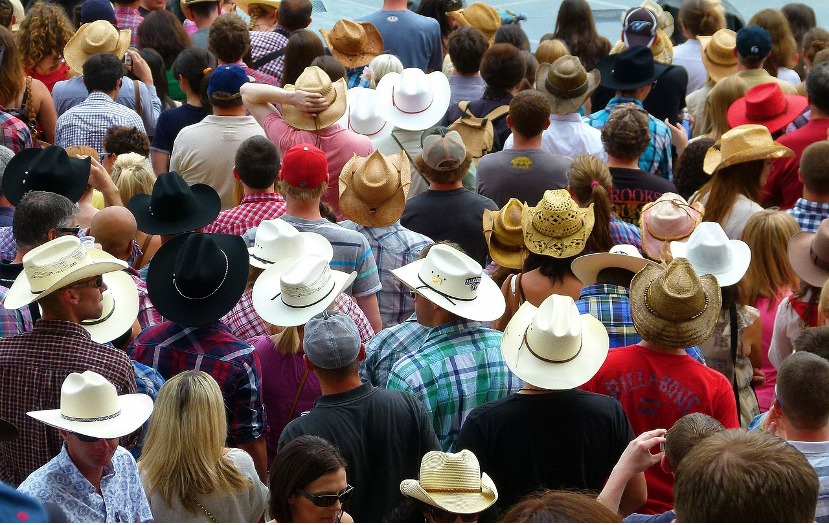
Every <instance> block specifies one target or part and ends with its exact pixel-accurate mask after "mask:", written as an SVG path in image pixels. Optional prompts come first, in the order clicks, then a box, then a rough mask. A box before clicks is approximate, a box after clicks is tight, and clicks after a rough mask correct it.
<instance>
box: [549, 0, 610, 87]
mask: <svg viewBox="0 0 829 525" xmlns="http://www.w3.org/2000/svg"><path fill="white" fill-rule="evenodd" d="M555 38H559V39H561V40H563V41H564V43H565V44H567V47H568V48H569V49H570V53H572V54H573V55H574V56H577V57H579V59H580V60H581V63H582V65H584V68H585V69H586V70H588V71H590V70H591V69H594V68H595V67H596V62H598V61H599V59H600V58H604V57H606V56H607V54H608V53H610V41H609V40H608V39H606V38H605V37H603V36H600V35H599V32H598V31H597V30H596V21H595V20H594V19H593V11H592V10H591V9H590V4H588V3H587V1H586V0H564V1H563V2H562V3H561V6H560V7H559V8H558V18H556V30H555Z"/></svg>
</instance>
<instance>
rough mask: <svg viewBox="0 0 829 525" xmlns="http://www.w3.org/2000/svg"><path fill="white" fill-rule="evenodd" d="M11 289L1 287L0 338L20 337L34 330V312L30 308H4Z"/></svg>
mask: <svg viewBox="0 0 829 525" xmlns="http://www.w3.org/2000/svg"><path fill="white" fill-rule="evenodd" d="M8 292H9V289H8V288H6V287H5V286H0V338H4V337H9V336H12V335H19V334H22V333H24V332H30V331H31V330H32V324H33V323H32V311H31V310H30V309H29V307H28V306H24V307H23V308H19V309H17V310H7V309H6V308H5V307H4V306H2V304H3V301H5V300H6V294H7V293H8Z"/></svg>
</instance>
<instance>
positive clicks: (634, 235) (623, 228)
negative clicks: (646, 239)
mask: <svg viewBox="0 0 829 525" xmlns="http://www.w3.org/2000/svg"><path fill="white" fill-rule="evenodd" d="M610 239H611V240H612V241H613V244H614V245H617V244H632V245H634V246H636V249H638V250H639V251H640V252H641V251H642V232H641V231H640V230H639V226H636V225H634V224H630V223H629V222H625V221H623V220H620V219H619V218H618V217H615V216H614V217H612V218H611V219H610Z"/></svg>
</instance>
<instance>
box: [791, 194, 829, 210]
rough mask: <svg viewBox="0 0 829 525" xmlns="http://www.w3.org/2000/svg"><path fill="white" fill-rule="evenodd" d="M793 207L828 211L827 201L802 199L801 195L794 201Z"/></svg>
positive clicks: (828, 204) (828, 203)
mask: <svg viewBox="0 0 829 525" xmlns="http://www.w3.org/2000/svg"><path fill="white" fill-rule="evenodd" d="M794 207H795V208H797V209H800V210H803V211H808V212H818V213H826V212H829V202H816V201H809V200H806V199H804V198H803V197H801V198H799V199H797V202H796V203H795V205H794Z"/></svg>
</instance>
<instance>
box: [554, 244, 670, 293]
mask: <svg viewBox="0 0 829 525" xmlns="http://www.w3.org/2000/svg"><path fill="white" fill-rule="evenodd" d="M648 264H655V263H653V262H651V261H648V260H647V259H645V258H644V257H642V254H641V253H639V250H637V249H636V246H633V245H632V244H617V245H616V246H614V247H613V248H611V249H610V251H609V252H606V253H591V254H589V255H582V256H581V257H576V258H575V259H574V260H573V262H572V263H571V264H570V268H571V269H572V270H573V274H574V275H575V276H576V277H577V278H578V280H579V281H581V282H582V284H583V285H584V286H590V285H593V284H596V276H598V275H599V272H600V271H602V270H604V269H605V268H622V269H624V270H629V271H631V272H633V273H636V272H638V271H639V270H641V269H642V268H644V267H645V265H648Z"/></svg>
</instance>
